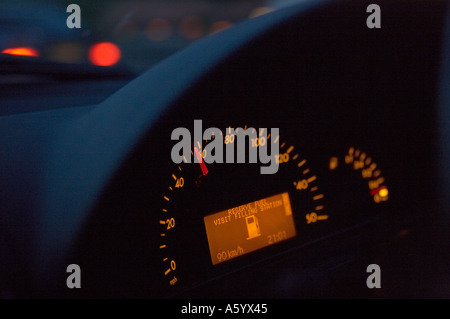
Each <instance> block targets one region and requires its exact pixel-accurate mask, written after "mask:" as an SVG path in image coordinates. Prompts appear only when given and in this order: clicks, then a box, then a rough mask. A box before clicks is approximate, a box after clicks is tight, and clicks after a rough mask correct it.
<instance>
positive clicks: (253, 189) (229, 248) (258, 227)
mask: <svg viewBox="0 0 450 319" xmlns="http://www.w3.org/2000/svg"><path fill="white" fill-rule="evenodd" d="M238 129H239V128H238ZM242 129H243V130H244V131H246V130H255V129H254V128H251V127H247V126H244V128H242ZM253 132H255V131H253ZM260 132H261V131H260ZM215 138H219V139H221V141H223V143H224V144H227V145H229V144H235V143H236V136H234V134H233V133H232V132H231V130H228V129H225V130H224V131H223V134H222V135H221V136H216V137H215ZM271 139H272V140H271ZM269 141H270V142H271V143H273V144H277V146H279V152H278V154H276V155H273V156H274V159H273V160H274V161H276V163H277V164H278V165H279V169H278V171H277V172H276V173H275V174H261V172H260V165H259V164H255V163H211V164H208V163H206V161H202V160H201V159H200V160H199V161H198V163H180V164H174V166H173V170H172V171H171V172H168V173H167V185H166V188H165V191H164V192H163V194H161V203H162V205H161V208H160V213H159V214H158V215H159V216H158V220H157V223H158V224H159V227H160V241H159V243H158V245H159V251H160V260H161V268H160V269H161V270H160V271H161V272H160V276H161V277H162V278H163V280H164V281H165V282H166V288H167V289H168V290H169V291H172V292H175V293H176V291H177V290H178V289H180V288H178V287H182V286H185V287H186V286H187V287H189V286H190V284H192V283H198V282H202V281H204V280H206V279H213V278H216V277H218V276H220V275H223V274H224V273H227V272H230V271H233V269H238V268H242V267H245V266H249V265H251V264H253V263H255V262H257V261H259V260H262V259H267V258H270V257H271V256H274V255H277V254H279V253H281V252H284V251H287V250H288V249H290V248H292V247H295V246H298V245H300V244H302V243H304V242H306V241H310V240H312V239H315V238H318V237H320V236H323V235H325V234H326V231H327V227H328V223H329V220H330V219H331V217H330V216H329V213H328V212H327V209H326V198H327V197H326V194H324V193H323V192H322V190H321V187H320V178H319V177H318V175H316V174H315V170H314V165H313V163H310V162H309V160H308V158H306V157H305V154H304V153H303V152H302V150H301V149H299V148H297V146H296V145H293V144H290V143H289V142H288V139H285V138H283V137H279V136H277V137H271V136H270V134H269V135H267V136H262V135H259V136H258V137H257V140H256V141H252V139H249V140H248V141H247V142H248V143H247V146H248V147H249V148H259V147H262V146H264V144H265V143H268V142H269ZM202 142H203V143H200V141H197V140H196V141H193V143H192V154H191V155H192V156H197V157H201V158H204V157H205V156H207V154H206V153H207V152H206V149H207V148H208V147H207V145H208V143H211V141H206V144H205V141H202ZM202 144H204V145H205V147H200V146H201V145H202Z"/></svg>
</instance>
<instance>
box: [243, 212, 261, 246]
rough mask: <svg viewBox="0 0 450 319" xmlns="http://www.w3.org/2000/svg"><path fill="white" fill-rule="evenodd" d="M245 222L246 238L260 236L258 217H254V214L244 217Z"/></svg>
mask: <svg viewBox="0 0 450 319" xmlns="http://www.w3.org/2000/svg"><path fill="white" fill-rule="evenodd" d="M245 223H246V225H247V232H248V237H247V240H249V239H252V238H255V237H259V236H261V230H260V229H259V222H258V218H256V216H255V215H252V216H248V217H245Z"/></svg>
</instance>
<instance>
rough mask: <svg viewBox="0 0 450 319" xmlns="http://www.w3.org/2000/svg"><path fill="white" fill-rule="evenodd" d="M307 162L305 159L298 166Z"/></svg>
mask: <svg viewBox="0 0 450 319" xmlns="http://www.w3.org/2000/svg"><path fill="white" fill-rule="evenodd" d="M305 163H306V160H305V159H304V160H303V161H301V162H300V163H298V164H297V166H298V167H301V166H303V165H304V164H305Z"/></svg>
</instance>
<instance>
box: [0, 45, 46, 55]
mask: <svg viewBox="0 0 450 319" xmlns="http://www.w3.org/2000/svg"><path fill="white" fill-rule="evenodd" d="M2 53H5V54H11V55H21V56H34V57H38V56H39V52H38V51H37V50H36V49H33V48H30V47H18V48H9V49H5V50H3V51H2Z"/></svg>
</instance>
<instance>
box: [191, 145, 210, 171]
mask: <svg viewBox="0 0 450 319" xmlns="http://www.w3.org/2000/svg"><path fill="white" fill-rule="evenodd" d="M194 150H195V156H197V160H198V163H199V164H200V168H201V169H202V174H203V176H205V175H206V174H208V169H207V168H206V165H205V163H204V162H203V157H202V154H200V151H199V150H198V148H197V147H194Z"/></svg>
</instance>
